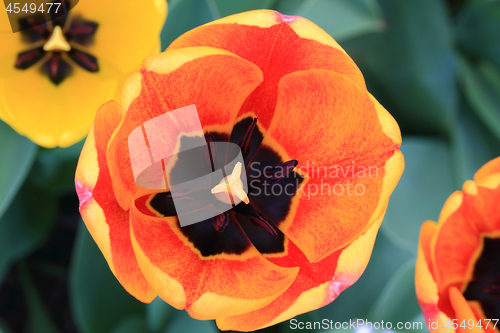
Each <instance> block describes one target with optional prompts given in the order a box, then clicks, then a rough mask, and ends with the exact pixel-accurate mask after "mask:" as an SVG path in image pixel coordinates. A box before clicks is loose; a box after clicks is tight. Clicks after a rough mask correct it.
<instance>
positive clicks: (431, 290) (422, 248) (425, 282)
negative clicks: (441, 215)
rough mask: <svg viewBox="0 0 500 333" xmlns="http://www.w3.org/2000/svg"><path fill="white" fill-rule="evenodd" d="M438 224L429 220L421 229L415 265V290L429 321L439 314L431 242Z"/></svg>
mask: <svg viewBox="0 0 500 333" xmlns="http://www.w3.org/2000/svg"><path fill="white" fill-rule="evenodd" d="M436 229H437V224H436V223H435V222H432V221H427V222H425V223H424V224H423V225H422V228H421V229H420V239H419V245H418V254H417V264H416V267H415V290H416V293H417V299H418V302H419V304H420V306H421V308H422V312H423V314H424V317H425V319H426V320H427V321H435V320H436V319H437V318H438V316H439V312H440V311H439V309H438V307H437V303H438V301H439V295H438V287H437V283H436V281H435V280H434V277H433V276H432V263H431V255H430V243H431V239H432V236H433V235H434V233H435V232H436Z"/></svg>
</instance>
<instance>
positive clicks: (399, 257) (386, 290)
mask: <svg viewBox="0 0 500 333" xmlns="http://www.w3.org/2000/svg"><path fill="white" fill-rule="evenodd" d="M258 8H272V9H275V10H277V11H280V12H281V13H284V14H289V15H299V16H303V17H306V18H308V19H310V20H312V21H313V22H315V23H316V24H318V25H319V26H320V27H322V28H323V29H324V30H326V31H327V32H328V33H329V34H330V35H332V36H333V37H334V38H335V39H336V40H337V41H338V42H339V43H340V45H341V46H342V47H343V48H344V49H345V50H346V51H347V52H348V54H349V55H350V56H351V57H352V58H353V59H354V61H355V62H356V63H357V64H358V66H359V67H360V68H361V70H362V72H363V74H364V75H365V78H366V81H367V85H368V88H369V90H370V92H372V94H373V95H374V96H375V97H376V98H377V99H378V100H379V101H380V102H381V103H382V105H384V106H385V107H386V109H387V110H388V111H389V112H390V113H391V114H392V115H393V116H394V117H395V118H396V120H397V121H398V123H399V125H400V127H401V130H402V133H403V145H402V148H401V150H402V151H403V153H404V155H405V160H406V170H405V172H404V174H403V177H402V178H401V181H400V183H399V185H398V187H397V188H396V190H395V191H394V193H393V195H392V198H391V201H390V204H389V208H388V210H387V214H386V217H385V220H384V223H383V224H382V227H381V229H380V232H379V235H378V237H377V241H376V244H375V248H374V250H373V255H372V259H371V261H370V263H369V265H368V268H367V269H366V271H365V273H364V274H363V276H362V277H361V278H360V280H359V281H358V282H357V283H356V284H355V285H353V286H352V287H351V288H349V289H348V290H346V291H344V292H343V293H342V294H341V295H340V296H339V297H338V299H337V300H336V301H334V302H333V303H332V304H330V305H328V306H326V307H324V308H321V309H319V310H317V311H314V312H311V313H308V314H304V315H302V316H299V317H298V320H300V321H314V320H321V319H323V318H327V319H329V320H333V321H334V322H335V321H348V320H349V319H351V318H362V319H367V320H369V321H372V322H375V321H381V320H384V321H386V322H387V321H393V322H398V321H403V322H404V321H421V320H423V319H422V316H421V312H420V308H419V306H418V304H417V301H416V298H415V292H414V263H415V258H416V252H417V243H418V233H419V229H420V225H421V223H422V222H423V221H425V220H427V219H432V220H437V218H438V216H439V212H440V210H441V207H442V205H443V203H444V201H445V200H446V198H447V197H448V196H449V195H450V194H451V193H452V192H453V191H454V190H458V189H461V185H462V184H463V182H464V181H465V180H467V179H471V178H472V177H473V175H474V172H475V171H476V170H477V169H478V168H479V167H480V166H482V165H483V164H484V163H486V162H487V161H489V160H491V159H493V158H495V157H497V156H499V155H500V1H495V0H448V1H445V0H172V1H169V14H168V19H167V22H166V24H165V27H164V29H163V32H162V35H161V38H162V44H163V45H162V46H163V49H165V48H166V47H167V46H168V44H169V43H170V42H172V41H173V40H174V39H175V38H176V37H178V36H179V35H180V34H182V33H183V32H185V31H187V30H189V29H192V28H194V27H196V26H198V25H201V24H203V23H206V22H209V21H212V20H214V19H218V18H220V17H223V16H226V15H230V14H234V13H238V12H242V11H246V10H251V9H258ZM82 146H83V143H79V144H76V145H75V146H73V147H70V148H66V149H60V148H58V149H51V150H49V149H43V148H39V147H37V146H36V145H34V144H33V143H31V142H30V141H29V140H28V139H26V138H24V137H21V136H19V135H18V134H16V133H15V132H14V131H13V130H12V129H10V128H9V127H8V126H7V125H5V124H4V123H1V122H0V158H1V160H0V333H10V332H16V333H17V332H35V333H38V332H89V333H101V332H103V333H107V332H112V333H128V332H134V333H136V332H155V333H156V332H158V333H160V332H161V333H170V332H172V333H173V332H176V333H177V332H217V331H218V329H217V328H216V326H215V323H214V322H213V321H197V320H194V319H191V318H190V317H189V316H188V315H187V313H186V312H184V311H177V310H175V309H173V308H172V307H170V306H169V305H167V304H166V303H164V302H163V301H161V300H160V299H156V300H155V301H154V302H153V303H152V304H150V305H144V304H142V303H140V302H138V301H136V300H135V299H134V298H133V297H132V296H130V295H128V294H127V293H126V292H125V291H124V290H123V288H122V287H121V285H120V284H119V283H118V282H117V280H116V279H115V278H114V276H113V275H112V273H111V271H110V270H109V268H108V266H107V264H106V262H105V260H104V258H103V256H102V254H101V252H100V251H99V249H98V248H97V246H96V244H95V243H94V242H93V240H92V239H91V237H90V235H89V234H88V232H87V230H86V228H85V227H84V225H83V223H82V222H81V220H80V217H79V214H78V199H77V197H76V194H75V190H74V180H73V178H74V171H75V167H76V163H77V160H78V156H79V152H80V150H81V148H82ZM424 330H425V329H424ZM289 331H293V330H292V329H291V328H290V323H289V322H284V323H282V324H279V325H276V326H273V327H271V328H268V329H265V330H263V332H289Z"/></svg>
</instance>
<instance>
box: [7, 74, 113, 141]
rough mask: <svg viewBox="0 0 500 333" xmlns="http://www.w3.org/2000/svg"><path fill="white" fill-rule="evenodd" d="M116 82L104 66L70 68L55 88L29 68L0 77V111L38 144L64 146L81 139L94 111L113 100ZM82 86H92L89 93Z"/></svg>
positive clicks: (89, 124) (14, 125)
mask: <svg viewBox="0 0 500 333" xmlns="http://www.w3.org/2000/svg"><path fill="white" fill-rule="evenodd" d="M12 66H13V65H12ZM118 83H119V79H118V78H117V77H116V75H115V73H114V72H112V70H111V69H110V68H109V67H106V66H101V69H100V72H99V73H89V72H87V71H86V70H84V69H81V68H79V67H78V66H73V69H72V74H71V75H70V76H69V77H68V79H66V80H64V81H63V82H62V83H61V84H59V85H55V84H53V83H52V82H50V80H49V79H48V78H47V77H46V76H45V75H42V74H41V73H40V70H39V68H36V66H32V67H30V68H28V69H26V70H18V73H15V75H8V76H0V87H1V89H0V110H2V111H0V112H1V113H2V115H3V114H5V115H6V119H10V120H11V122H9V124H10V125H11V126H12V127H13V128H14V129H15V130H16V131H18V132H19V133H21V134H23V135H26V136H28V137H29V138H30V139H31V140H33V141H34V142H36V143H38V144H39V145H42V146H45V147H55V146H61V147H66V146H69V145H72V144H73V143H75V142H77V141H79V140H81V139H83V138H84V137H85V135H86V134H87V133H88V130H89V128H90V126H91V125H92V121H93V120H94V117H95V110H97V109H98V108H99V106H100V105H101V104H102V102H103V101H107V100H110V99H112V98H114V97H115V93H116V91H117V87H118ZM82 87H92V93H91V94H89V93H88V90H86V89H82ZM26 94H29V98H26V96H27V95H26ZM76 106H77V109H76V110H75V107H76Z"/></svg>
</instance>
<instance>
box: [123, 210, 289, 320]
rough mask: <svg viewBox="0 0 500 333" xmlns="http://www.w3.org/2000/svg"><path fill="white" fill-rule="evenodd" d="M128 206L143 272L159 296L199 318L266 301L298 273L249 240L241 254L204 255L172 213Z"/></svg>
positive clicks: (247, 308)
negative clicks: (159, 214) (269, 257)
mask: <svg viewBox="0 0 500 333" xmlns="http://www.w3.org/2000/svg"><path fill="white" fill-rule="evenodd" d="M130 212H131V223H132V231H133V243H134V250H135V252H136V255H137V258H138V260H139V265H140V266H141V269H142V271H143V272H144V274H145V276H146V278H147V279H148V281H149V282H150V283H151V285H152V286H153V287H154V288H155V290H156V291H158V294H159V296H160V297H161V298H163V299H164V300H165V301H166V302H168V303H169V304H171V305H172V306H174V307H176V308H178V309H184V308H186V310H187V311H188V312H189V314H190V315H191V316H193V317H195V318H197V319H215V318H219V317H221V316H224V315H228V314H229V315H238V314H241V313H245V312H247V311H252V310H255V309H259V308H261V307H263V306H266V305H267V304H269V303H270V302H272V301H273V300H274V299H276V298H277V297H278V296H279V295H281V294H282V293H283V292H284V291H285V290H287V289H288V287H289V286H290V284H291V283H292V282H293V281H294V279H295V277H296V275H297V272H298V268H295V267H292V268H285V267H280V266H277V265H274V264H272V263H271V262H269V261H268V260H266V259H265V258H264V257H263V256H262V255H261V254H260V253H259V252H258V251H257V249H256V248H255V247H254V246H253V245H251V243H250V245H249V247H248V248H247V249H246V250H245V251H244V252H243V253H242V254H228V253H222V254H218V255H212V256H208V257H204V256H202V255H201V253H200V251H199V250H198V249H196V248H195V247H193V244H192V243H191V242H190V241H189V239H188V238H187V237H186V236H184V234H183V233H182V231H181V230H180V227H179V224H178V220H177V218H176V217H162V218H159V217H153V216H148V215H145V214H143V213H141V212H140V211H139V209H138V208H137V207H136V205H135V204H134V205H133V206H131V210H130ZM228 216H229V218H230V219H231V218H232V217H231V216H232V215H231V214H228ZM230 223H231V222H230ZM210 226H211V223H210ZM239 230H240V231H239V232H240V233H241V234H240V235H241V236H243V237H246V236H244V234H243V230H241V228H240V229H239ZM224 232H225V231H224Z"/></svg>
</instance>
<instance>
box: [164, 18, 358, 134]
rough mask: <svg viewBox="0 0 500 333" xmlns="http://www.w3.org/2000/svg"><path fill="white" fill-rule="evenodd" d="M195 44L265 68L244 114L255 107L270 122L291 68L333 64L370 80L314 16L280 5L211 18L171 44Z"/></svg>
mask: <svg viewBox="0 0 500 333" xmlns="http://www.w3.org/2000/svg"><path fill="white" fill-rule="evenodd" d="M190 46H211V47H216V48H220V49H225V50H228V51H230V52H233V53H234V54H237V55H238V56H240V57H242V58H244V59H247V60H249V61H251V62H252V63H254V64H256V65H257V66H258V67H259V68H260V69H261V70H262V72H263V73H264V82H263V83H262V84H261V85H260V86H259V87H258V88H257V89H255V91H254V92H253V93H252V94H251V95H250V97H249V98H248V99H247V100H246V101H245V104H244V105H243V107H242V108H241V110H240V113H239V114H240V115H242V114H245V113H248V112H253V113H254V114H256V115H257V116H258V117H259V123H260V124H261V125H263V126H264V127H265V128H267V127H268V126H269V124H270V123H271V119H272V115H273V112H274V109H275V107H276V101H277V92H278V84H279V81H280V79H281V78H282V77H283V76H285V75H287V74H289V73H292V72H294V71H300V70H308V69H313V68H316V69H328V70H332V71H335V72H337V73H340V74H342V75H345V76H346V77H347V78H349V79H351V80H353V81H354V82H356V83H357V84H358V85H360V86H362V87H364V86H365V83H364V79H363V76H362V74H361V72H360V71H359V69H358V67H357V66H356V64H355V63H354V62H353V61H352V59H351V58H349V56H348V55H347V54H346V53H345V52H344V50H342V48H341V47H340V46H339V45H338V44H337V42H335V40H333V38H331V37H330V36H328V34H327V33H326V32H324V31H323V30H322V29H320V28H319V27H318V26H317V25H315V24H314V23H312V22H311V21H309V20H306V19H304V18H301V17H289V16H285V15H281V14H280V13H278V12H275V11H270V10H256V11H250V12H245V13H241V14H236V15H232V16H229V17H226V18H223V19H220V20H217V21H214V22H211V23H209V24H206V25H203V26H201V27H198V28H195V29H193V30H191V31H188V32H187V33H185V34H184V35H182V36H180V37H179V38H178V39H177V40H175V41H174V42H173V43H172V44H171V45H170V46H169V48H168V49H169V50H172V49H179V48H183V47H190Z"/></svg>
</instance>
